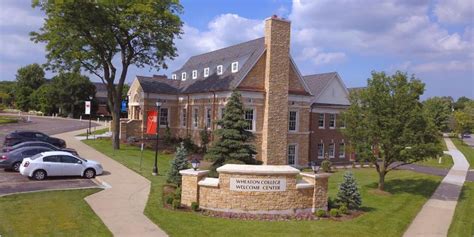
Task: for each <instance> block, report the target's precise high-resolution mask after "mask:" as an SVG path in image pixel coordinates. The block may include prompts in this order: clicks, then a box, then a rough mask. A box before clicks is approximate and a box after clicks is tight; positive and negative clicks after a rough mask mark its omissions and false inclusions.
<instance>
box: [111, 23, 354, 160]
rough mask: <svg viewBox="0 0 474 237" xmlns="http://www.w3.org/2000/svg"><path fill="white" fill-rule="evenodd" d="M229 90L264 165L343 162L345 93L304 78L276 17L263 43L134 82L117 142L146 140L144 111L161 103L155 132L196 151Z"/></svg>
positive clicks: (336, 84) (335, 83)
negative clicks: (189, 142) (236, 95)
mask: <svg viewBox="0 0 474 237" xmlns="http://www.w3.org/2000/svg"><path fill="white" fill-rule="evenodd" d="M233 90H237V91H239V92H240V93H241V95H242V100H243V103H244V107H245V115H244V116H245V119H247V120H248V121H249V127H248V129H249V130H250V131H252V132H253V133H254V134H255V141H254V142H255V146H256V148H257V152H258V155H257V156H256V159H258V160H261V161H263V163H264V164H267V165H282V164H290V165H294V166H306V165H307V163H308V161H309V160H318V158H322V156H320V155H319V154H325V152H328V154H329V155H330V158H331V159H337V160H338V161H339V160H340V161H344V160H347V158H348V156H347V155H346V154H345V153H344V152H342V151H341V149H342V150H344V149H343V148H344V146H345V141H344V138H343V137H342V136H341V134H340V132H339V131H338V128H340V127H341V124H340V122H339V121H338V119H337V114H338V113H339V112H340V111H341V110H343V109H344V108H345V107H347V105H348V104H349V102H348V100H347V96H348V91H347V88H346V87H345V85H344V83H343V82H342V80H341V78H340V77H339V76H338V74H337V73H325V74H316V75H309V76H302V75H301V73H300V72H299V71H298V67H297V66H296V64H295V62H294V61H293V59H292V57H291V55H290V22H289V21H287V20H285V19H281V18H278V17H276V16H273V17H271V18H268V19H267V20H266V21H265V34H264V37H263V38H259V39H255V40H251V41H248V42H244V43H241V44H237V45H234V46H230V47H227V48H223V49H219V50H216V51H212V52H208V53H205V54H201V55H196V56H193V57H191V58H189V60H188V61H187V62H186V63H185V64H184V65H183V66H182V67H181V68H180V69H179V70H176V71H175V72H173V74H172V75H171V78H167V77H166V76H164V75H154V76H152V77H145V76H137V77H136V78H135V80H134V81H133V82H132V84H131V86H130V90H129V92H128V96H129V110H128V111H129V114H128V120H127V121H123V122H122V123H121V133H120V134H121V139H123V140H125V139H126V138H127V137H129V136H136V137H143V136H145V135H144V131H145V130H146V121H147V118H146V117H147V111H151V110H156V106H155V103H156V102H157V101H158V100H159V101H161V102H162V106H161V111H160V113H159V114H160V126H159V129H160V132H164V129H165V128H166V126H168V127H169V128H170V130H171V133H172V134H173V135H174V136H177V137H187V136H190V137H191V138H192V139H193V140H194V141H195V142H196V143H197V144H199V142H200V137H199V131H201V130H203V129H208V130H210V131H213V130H215V129H217V125H216V123H215V121H217V120H218V119H219V118H221V117H222V112H223V108H224V106H225V104H226V100H227V99H228V98H229V97H230V95H231V93H232V91H233ZM321 152H322V153H321ZM319 160H320V159H319Z"/></svg>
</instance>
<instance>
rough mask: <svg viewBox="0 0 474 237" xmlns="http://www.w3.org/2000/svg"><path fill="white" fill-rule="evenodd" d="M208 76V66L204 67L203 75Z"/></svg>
mask: <svg viewBox="0 0 474 237" xmlns="http://www.w3.org/2000/svg"><path fill="white" fill-rule="evenodd" d="M208 76H209V68H208V67H206V68H204V77H208Z"/></svg>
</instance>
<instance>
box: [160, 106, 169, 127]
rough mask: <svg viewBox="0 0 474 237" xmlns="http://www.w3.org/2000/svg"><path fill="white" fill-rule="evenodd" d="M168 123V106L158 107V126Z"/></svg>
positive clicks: (164, 125)
mask: <svg viewBox="0 0 474 237" xmlns="http://www.w3.org/2000/svg"><path fill="white" fill-rule="evenodd" d="M167 125H168V108H160V127H166V126H167Z"/></svg>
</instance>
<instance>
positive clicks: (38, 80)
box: [15, 63, 46, 111]
mask: <svg viewBox="0 0 474 237" xmlns="http://www.w3.org/2000/svg"><path fill="white" fill-rule="evenodd" d="M45 82H46V79H45V78H44V70H43V68H42V67H41V66H40V65H38V64H36V63H35V64H30V65H27V66H25V67H21V68H20V69H18V72H17V74H16V88H15V103H16V106H17V108H19V109H21V110H22V111H28V110H30V109H32V108H33V107H34V105H33V103H31V98H30V95H31V94H32V93H33V92H34V91H35V90H36V89H38V88H39V87H40V86H41V85H43V84H44V83H45Z"/></svg>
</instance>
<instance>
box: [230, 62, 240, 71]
mask: <svg viewBox="0 0 474 237" xmlns="http://www.w3.org/2000/svg"><path fill="white" fill-rule="evenodd" d="M231 70H232V73H235V72H238V71H239V62H233V63H232V66H231Z"/></svg>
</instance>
